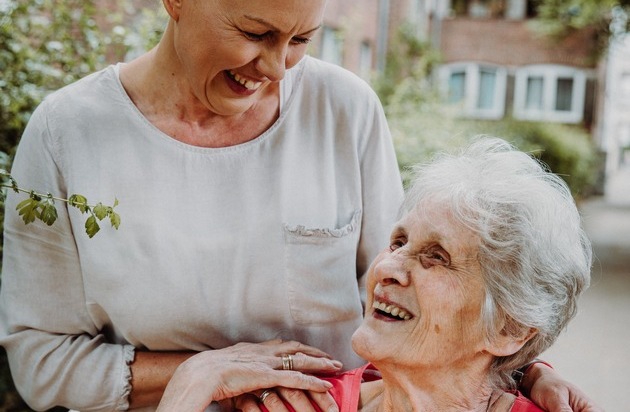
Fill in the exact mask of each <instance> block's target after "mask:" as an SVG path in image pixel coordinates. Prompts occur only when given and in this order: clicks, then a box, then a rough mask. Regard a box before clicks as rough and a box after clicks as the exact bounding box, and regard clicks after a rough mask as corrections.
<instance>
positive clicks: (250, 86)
mask: <svg viewBox="0 0 630 412" xmlns="http://www.w3.org/2000/svg"><path fill="white" fill-rule="evenodd" d="M227 75H228V77H229V78H230V79H232V80H234V81H235V82H237V83H238V84H240V85H241V86H243V87H244V88H246V89H247V90H252V91H254V90H258V88H259V87H260V85H261V84H262V82H255V81H252V80H248V79H245V78H243V77H241V76H240V75H239V74H238V73H234V72H233V71H232V70H227Z"/></svg>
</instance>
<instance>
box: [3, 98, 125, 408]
mask: <svg viewBox="0 0 630 412" xmlns="http://www.w3.org/2000/svg"><path fill="white" fill-rule="evenodd" d="M46 125H47V105H46V102H44V103H43V104H42V105H40V107H39V108H38V109H37V110H36V111H35V113H34V114H33V116H32V118H31V121H30V122H29V125H28V126H27V128H26V130H25V133H24V135H23V137H22V140H21V142H20V145H19V148H18V151H17V154H16V157H15V161H14V165H13V168H12V171H11V174H12V176H13V177H14V178H15V179H16V181H17V182H18V184H19V185H20V187H24V188H28V189H33V190H36V191H41V192H43V193H47V192H50V193H52V194H54V195H55V196H67V193H66V188H65V186H64V183H63V176H62V174H63V171H62V168H61V167H60V164H59V154H58V153H55V145H54V141H53V139H52V138H51V136H50V133H49V132H48V130H47V126H46ZM10 192H11V193H9V194H8V196H7V199H6V213H5V224H4V225H5V226H4V249H3V267H2V269H3V270H2V289H1V291H0V345H2V346H3V347H4V348H5V349H6V351H7V354H8V360H9V365H10V368H11V372H12V375H13V379H14V381H15V384H16V387H17V388H18V391H19V392H20V394H21V395H22V397H23V398H24V400H25V401H26V402H27V403H28V404H29V405H30V406H31V407H33V408H35V409H41V410H43V409H49V408H51V407H53V406H65V407H68V408H72V409H78V410H81V411H114V410H126V409H127V408H128V406H129V405H128V400H127V398H128V395H129V392H130V390H131V387H130V378H131V377H130V367H129V364H130V363H131V362H132V360H133V357H134V348H133V347H132V346H129V345H117V344H109V343H107V342H106V339H105V337H104V335H103V334H102V331H101V330H99V328H101V329H102V327H103V326H102V325H101V326H100V327H99V326H98V325H95V323H94V322H93V320H92V319H91V317H90V315H89V312H88V310H87V306H86V302H85V297H84V290H83V280H82V273H81V266H80V262H79V257H78V253H77V247H76V243H75V240H74V237H73V231H72V228H71V225H70V221H69V218H68V210H67V208H66V206H65V204H64V203H62V202H56V208H57V211H58V219H57V221H56V222H55V223H54V224H53V225H52V226H46V224H44V223H43V222H41V221H35V222H33V223H31V224H29V225H25V224H24V222H23V221H22V219H21V217H20V216H19V215H18V212H17V211H16V210H15V209H16V205H17V204H18V203H19V202H20V201H22V200H24V199H25V198H26V195H24V194H16V193H13V192H12V191H10ZM73 212H74V210H73Z"/></svg>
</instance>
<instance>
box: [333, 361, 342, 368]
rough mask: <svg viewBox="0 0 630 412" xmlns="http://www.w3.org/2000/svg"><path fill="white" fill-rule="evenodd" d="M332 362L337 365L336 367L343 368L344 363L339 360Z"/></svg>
mask: <svg viewBox="0 0 630 412" xmlns="http://www.w3.org/2000/svg"><path fill="white" fill-rule="evenodd" d="M332 364H333V365H334V366H335V368H343V363H341V362H339V361H338V360H334V361H332Z"/></svg>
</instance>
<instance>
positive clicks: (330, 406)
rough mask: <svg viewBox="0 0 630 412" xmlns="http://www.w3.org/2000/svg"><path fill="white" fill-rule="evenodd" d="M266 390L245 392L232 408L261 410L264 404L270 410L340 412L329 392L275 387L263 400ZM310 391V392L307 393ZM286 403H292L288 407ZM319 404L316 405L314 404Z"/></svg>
mask: <svg viewBox="0 0 630 412" xmlns="http://www.w3.org/2000/svg"><path fill="white" fill-rule="evenodd" d="M263 392H264V391H256V392H255V393H254V394H243V395H240V396H238V397H236V398H235V399H234V404H233V408H232V409H236V410H241V411H242V412H261V411H264V409H262V405H264V406H265V410H267V411H269V412H291V411H299V412H318V411H324V412H338V411H339V407H338V406H337V403H336V402H335V400H334V399H333V397H332V396H331V395H330V393H328V392H314V391H302V390H299V389H289V388H279V387H276V388H273V389H272V390H269V394H268V395H267V396H266V397H265V398H264V402H262V401H261V394H262V393H263ZM307 392H308V393H307ZM286 404H288V405H291V408H293V409H289V408H287V406H286ZM313 404H315V405H317V409H316V407H315V406H314V405H313Z"/></svg>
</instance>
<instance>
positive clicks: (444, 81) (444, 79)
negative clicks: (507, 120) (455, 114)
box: [439, 62, 507, 120]
mask: <svg viewBox="0 0 630 412" xmlns="http://www.w3.org/2000/svg"><path fill="white" fill-rule="evenodd" d="M484 69H490V70H493V71H494V72H495V73H496V76H495V84H494V96H493V99H492V100H493V103H494V105H493V106H492V107H491V108H487V109H482V108H479V107H478V106H477V102H478V101H479V85H480V84H479V83H480V81H481V71H482V70H484ZM462 71H463V72H464V73H465V82H464V99H463V101H462V102H460V103H458V104H460V105H461V109H462V115H463V116H465V117H471V118H477V119H491V120H498V119H501V118H502V117H503V116H504V115H505V94H506V88H507V70H506V68H505V67H501V66H497V65H492V64H485V63H477V62H467V63H452V64H448V65H443V66H441V67H440V69H439V73H440V79H441V80H440V84H441V85H442V90H443V95H444V96H445V98H446V99H448V93H449V80H450V77H451V74H452V73H457V72H462Z"/></svg>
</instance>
